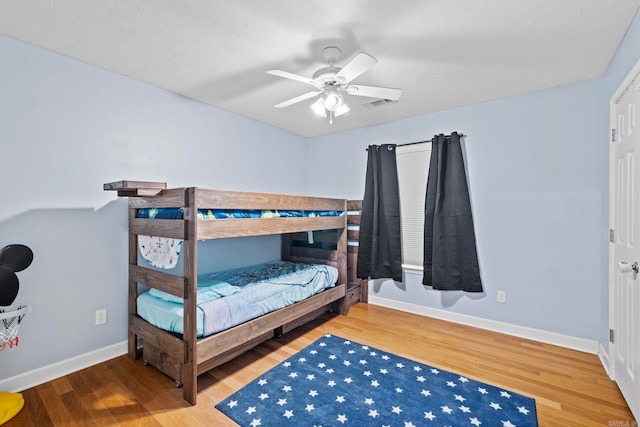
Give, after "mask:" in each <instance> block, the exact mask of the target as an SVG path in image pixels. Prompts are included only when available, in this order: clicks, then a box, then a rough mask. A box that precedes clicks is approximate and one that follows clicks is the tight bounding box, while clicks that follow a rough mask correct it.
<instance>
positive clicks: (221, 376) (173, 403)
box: [5, 303, 636, 427]
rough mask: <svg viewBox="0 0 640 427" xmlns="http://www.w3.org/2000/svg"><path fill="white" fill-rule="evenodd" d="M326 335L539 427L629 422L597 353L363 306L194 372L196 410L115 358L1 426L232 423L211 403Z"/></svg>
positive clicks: (51, 385)
mask: <svg viewBox="0 0 640 427" xmlns="http://www.w3.org/2000/svg"><path fill="white" fill-rule="evenodd" d="M326 333H332V334H335V335H338V336H341V337H343V338H348V339H352V340H355V341H357V342H360V343H363V344H368V345H371V346H373V347H377V348H379V349H382V350H386V351H391V352H393V353H395V354H398V355H400V356H404V357H407V358H410V359H414V360H417V361H420V362H423V363H426V364H428V365H432V366H435V367H437V368H442V369H446V370H449V371H454V372H457V373H459V374H462V375H465V376H468V377H469V378H474V379H477V380H480V381H483V382H486V383H489V384H493V385H496V386H500V387H504V388H507V389H510V390H512V391H515V392H518V393H521V394H525V395H528V396H530V397H533V398H535V399H536V403H537V412H538V421H539V425H540V426H541V427H547V426H582V427H584V426H627V427H630V426H634V425H636V424H635V423H634V421H633V416H632V415H631V412H630V411H629V409H628V407H627V405H626V403H625V401H624V399H623V397H622V395H621V394H620V391H619V390H618V388H617V386H616V384H615V383H614V382H612V381H611V380H610V379H609V378H608V377H607V375H606V373H605V371H604V369H603V367H602V365H601V363H600V360H599V359H598V357H597V356H595V355H592V354H586V353H581V352H578V351H573V350H568V349H565V348H561V347H555V346H552V345H548V344H542V343H539V342H535V341H529V340H525V339H521V338H516V337H512V336H508V335H502V334H498V333H494V332H489V331H485V330H482V329H476V328H471V327H468V326H462V325H457V324H454V323H448V322H444V321H440V320H435V319H431V318H426V317H422V316H417V315H413V314H408V313H403V312H399V311H395V310H391V309H387V308H383V307H378V306H374V305H367V304H362V303H361V304H358V305H356V306H354V307H352V308H351V310H350V312H349V315H348V316H338V315H330V314H326V315H324V316H322V317H320V318H319V319H317V320H315V321H313V322H311V323H310V324H308V325H305V326H302V327H300V328H298V329H296V330H294V331H291V332H290V333H288V334H286V335H285V336H284V337H282V338H278V339H272V340H270V341H267V342H266V343H263V344H262V345H260V346H258V347H256V348H254V349H252V350H251V351H249V352H247V353H245V354H244V355H242V356H240V357H238V358H237V359H235V360H232V361H231V362H228V363H226V364H224V365H222V366H220V367H218V368H215V369H213V370H211V371H209V372H208V373H205V374H203V375H201V376H200V377H199V378H198V405H196V406H194V407H192V406H190V405H189V404H188V403H187V402H185V401H184V400H182V391H181V390H179V389H177V388H175V386H174V382H173V381H172V380H171V379H169V378H168V377H166V376H164V375H163V374H161V373H160V372H158V371H157V370H155V369H154V368H151V367H145V366H144V365H143V361H142V360H136V361H134V360H131V359H130V358H129V357H128V356H121V357H118V358H115V359H112V360H109V361H107V362H104V363H101V364H99V365H96V366H93V367H90V368H87V369H84V370H82V371H79V372H76V373H73V374H70V375H67V376H66V377H63V378H59V379H56V380H54V381H51V382H48V383H45V384H42V385H39V386H37V387H34V388H31V389H28V390H25V391H23V392H22V393H23V395H24V398H25V407H24V409H23V410H22V411H21V412H20V413H19V414H18V415H17V416H16V417H15V418H13V419H12V420H11V421H9V422H7V423H6V424H5V426H6V427H15V426H37V427H42V426H65V427H69V426H83V427H84V426H182V425H188V426H190V427H192V426H235V425H236V424H235V423H234V422H232V421H231V420H229V419H228V418H227V417H226V416H225V415H223V414H222V413H221V412H219V411H218V410H217V409H215V408H214V406H215V404H217V403H218V402H219V401H221V400H222V399H224V398H226V397H227V396H229V395H230V394H231V393H233V392H234V391H236V390H238V389H240V388H241V387H242V386H243V385H245V384H246V383H248V382H249V381H251V380H253V379H255V378H256V377H257V376H259V375H260V374H261V373H263V372H265V371H267V370H269V369H270V368H272V367H273V366H274V365H276V364H277V363H279V362H281V361H283V360H284V359H286V358H287V357H289V356H291V355H292V354H294V353H296V352H297V351H299V350H301V349H302V348H304V347H305V346H307V345H308V344H310V343H311V342H313V341H315V340H316V339H318V338H319V337H321V336H322V335H324V334H326ZM491 427H492V426H491Z"/></svg>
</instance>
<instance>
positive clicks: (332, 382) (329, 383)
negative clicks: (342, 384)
mask: <svg viewBox="0 0 640 427" xmlns="http://www.w3.org/2000/svg"><path fill="white" fill-rule="evenodd" d="M327 385H328V386H329V387H335V385H336V382H335V381H334V380H331V381H329V382H328V383H327Z"/></svg>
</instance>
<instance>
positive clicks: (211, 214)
mask: <svg viewBox="0 0 640 427" xmlns="http://www.w3.org/2000/svg"><path fill="white" fill-rule="evenodd" d="M324 216H345V212H344V211H336V210H328V211H317V210H266V209H263V210H244V209H198V219H231V218H308V217H324ZM136 217H137V218H149V219H183V217H184V210H183V208H141V209H137V210H136Z"/></svg>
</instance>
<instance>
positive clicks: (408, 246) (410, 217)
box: [396, 142, 431, 271]
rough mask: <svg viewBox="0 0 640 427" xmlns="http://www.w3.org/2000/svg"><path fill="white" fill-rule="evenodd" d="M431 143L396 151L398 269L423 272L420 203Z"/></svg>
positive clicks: (422, 221) (422, 236)
mask: <svg viewBox="0 0 640 427" xmlns="http://www.w3.org/2000/svg"><path fill="white" fill-rule="evenodd" d="M430 160H431V143H430V142H425V143H424V144H415V145H405V146H399V147H396V161H397V164H398V186H399V187H400V227H401V232H402V268H403V269H405V270H415V271H423V267H422V263H423V252H424V201H425V200H424V199H425V195H426V192H427V177H428V175H429V161H430Z"/></svg>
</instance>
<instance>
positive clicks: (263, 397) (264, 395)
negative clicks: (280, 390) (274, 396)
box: [258, 393, 269, 400]
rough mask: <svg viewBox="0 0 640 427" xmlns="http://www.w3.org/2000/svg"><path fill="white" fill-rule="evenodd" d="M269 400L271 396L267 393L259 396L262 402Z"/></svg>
mask: <svg viewBox="0 0 640 427" xmlns="http://www.w3.org/2000/svg"><path fill="white" fill-rule="evenodd" d="M268 398H269V395H268V394H267V393H262V394H261V395H260V396H258V399H260V400H265V399H268Z"/></svg>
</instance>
